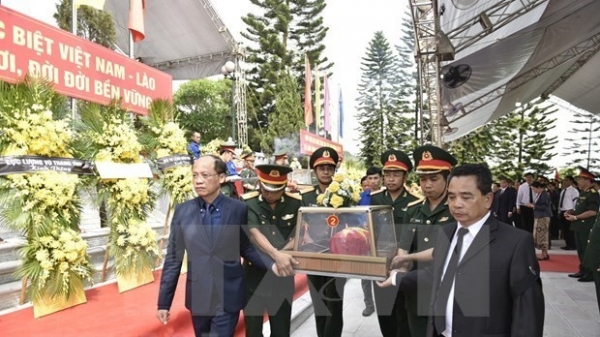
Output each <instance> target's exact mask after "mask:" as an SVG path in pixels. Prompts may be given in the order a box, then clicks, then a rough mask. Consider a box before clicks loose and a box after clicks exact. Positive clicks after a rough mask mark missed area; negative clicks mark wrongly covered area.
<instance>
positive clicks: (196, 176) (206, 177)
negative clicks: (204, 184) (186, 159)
mask: <svg viewBox="0 0 600 337" xmlns="http://www.w3.org/2000/svg"><path fill="white" fill-rule="evenodd" d="M217 175H219V174H218V173H213V174H208V173H201V174H196V173H194V175H193V178H194V180H196V179H198V177H200V178H202V180H207V179H209V178H210V177H214V176H217Z"/></svg>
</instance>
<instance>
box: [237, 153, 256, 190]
mask: <svg viewBox="0 0 600 337" xmlns="http://www.w3.org/2000/svg"><path fill="white" fill-rule="evenodd" d="M242 159H243V160H244V168H243V169H242V171H241V172H240V177H242V179H243V180H242V187H243V188H244V193H248V192H252V191H256V190H257V189H258V185H257V183H258V179H257V178H256V169H255V168H254V162H255V161H256V157H254V152H252V151H248V152H244V153H242Z"/></svg>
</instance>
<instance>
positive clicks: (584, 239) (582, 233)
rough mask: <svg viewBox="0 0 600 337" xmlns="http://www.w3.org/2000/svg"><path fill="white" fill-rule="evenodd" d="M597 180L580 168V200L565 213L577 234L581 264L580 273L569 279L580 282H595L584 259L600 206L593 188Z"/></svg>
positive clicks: (576, 240)
mask: <svg viewBox="0 0 600 337" xmlns="http://www.w3.org/2000/svg"><path fill="white" fill-rule="evenodd" d="M595 178H596V176H594V175H593V174H592V173H591V172H590V171H588V170H586V169H585V168H583V167H579V175H578V176H577V187H578V188H579V190H580V191H579V198H578V199H577V203H576V204H575V209H574V210H572V211H570V212H566V213H565V219H567V220H568V221H571V230H572V231H573V232H575V246H576V247H577V256H579V262H580V265H579V271H578V272H577V273H575V274H569V277H575V278H578V281H580V282H591V281H593V276H592V271H591V270H590V269H588V268H586V267H585V266H584V265H583V257H584V254H585V251H586V246H587V243H588V237H589V235H590V230H591V229H592V226H593V225H594V222H595V219H596V214H597V213H598V207H599V206H600V196H599V195H598V191H596V190H595V189H594V188H593V186H592V185H593V183H594V179H595Z"/></svg>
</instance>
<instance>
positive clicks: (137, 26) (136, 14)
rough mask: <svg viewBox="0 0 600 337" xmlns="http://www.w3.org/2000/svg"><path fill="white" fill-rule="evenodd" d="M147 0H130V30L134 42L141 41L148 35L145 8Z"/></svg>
mask: <svg viewBox="0 0 600 337" xmlns="http://www.w3.org/2000/svg"><path fill="white" fill-rule="evenodd" d="M145 9H146V1H145V0H129V30H130V31H131V37H132V38H133V42H140V41H142V40H143V39H144V37H146V36H145V35H144V10H145Z"/></svg>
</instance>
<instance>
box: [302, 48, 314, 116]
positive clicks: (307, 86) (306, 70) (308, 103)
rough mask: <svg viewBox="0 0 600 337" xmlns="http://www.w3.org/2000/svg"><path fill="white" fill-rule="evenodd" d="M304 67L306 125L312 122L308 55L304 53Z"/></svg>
mask: <svg viewBox="0 0 600 337" xmlns="http://www.w3.org/2000/svg"><path fill="white" fill-rule="evenodd" d="M304 61H305V67H304V73H305V74H304V82H305V84H304V86H305V87H304V123H305V124H306V126H307V127H308V126H309V125H311V124H312V123H313V114H312V99H311V93H312V92H311V90H310V85H311V84H312V75H311V73H310V62H309V61H308V55H304Z"/></svg>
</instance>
